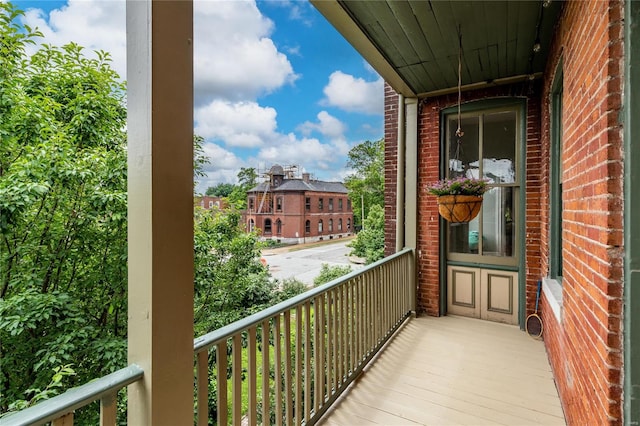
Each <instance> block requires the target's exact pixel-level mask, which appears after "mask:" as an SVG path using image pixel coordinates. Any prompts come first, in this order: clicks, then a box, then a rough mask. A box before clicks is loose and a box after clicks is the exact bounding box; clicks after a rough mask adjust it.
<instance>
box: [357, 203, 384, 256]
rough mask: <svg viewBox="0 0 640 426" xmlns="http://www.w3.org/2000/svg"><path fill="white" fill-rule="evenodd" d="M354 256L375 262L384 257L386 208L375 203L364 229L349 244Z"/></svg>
mask: <svg viewBox="0 0 640 426" xmlns="http://www.w3.org/2000/svg"><path fill="white" fill-rule="evenodd" d="M349 247H351V248H352V249H353V250H352V251H351V254H352V255H354V256H359V257H364V258H365V259H366V260H367V263H373V262H375V261H377V260H380V259H382V258H383V257H384V209H383V208H382V207H380V206H378V205H374V206H373V207H371V210H369V215H368V216H367V218H366V219H365V221H364V229H362V231H360V232H359V233H358V235H357V236H356V238H355V240H353V241H351V243H350V244H349Z"/></svg>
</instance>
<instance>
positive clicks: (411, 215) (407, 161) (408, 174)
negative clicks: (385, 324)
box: [397, 98, 418, 313]
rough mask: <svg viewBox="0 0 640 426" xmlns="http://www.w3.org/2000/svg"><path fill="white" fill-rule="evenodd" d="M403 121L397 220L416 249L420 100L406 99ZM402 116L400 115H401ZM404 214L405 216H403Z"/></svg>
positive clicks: (413, 301) (406, 243) (413, 305)
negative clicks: (401, 207) (400, 205)
mask: <svg viewBox="0 0 640 426" xmlns="http://www.w3.org/2000/svg"><path fill="white" fill-rule="evenodd" d="M401 108H404V117H403V121H401V122H400V123H398V126H404V128H405V130H404V152H398V158H400V156H401V155H403V156H404V212H398V213H397V214H398V218H397V220H403V222H404V246H405V247H406V248H412V249H414V250H415V249H416V247H417V245H418V206H417V204H418V98H405V99H404V104H403V105H402V106H401ZM399 116H400V114H399ZM403 213H404V215H402V214H403ZM415 259H417V256H415V255H414V265H413V266H414V269H413V271H412V274H411V276H412V277H413V279H414V281H413V285H412V286H411V289H412V294H411V311H412V312H414V313H415V312H416V309H417V296H416V292H417V288H416V286H417V276H416V271H417V265H416V264H415Z"/></svg>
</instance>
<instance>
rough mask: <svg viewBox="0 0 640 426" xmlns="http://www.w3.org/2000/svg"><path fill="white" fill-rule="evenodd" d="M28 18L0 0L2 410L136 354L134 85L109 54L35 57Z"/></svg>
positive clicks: (72, 47)
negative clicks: (130, 166)
mask: <svg viewBox="0 0 640 426" xmlns="http://www.w3.org/2000/svg"><path fill="white" fill-rule="evenodd" d="M20 15H21V12H19V11H18V10H16V9H15V8H14V6H12V5H11V4H10V3H0V50H1V54H0V58H1V59H0V61H2V63H1V66H0V76H1V77H2V78H1V79H0V137H1V143H0V246H1V247H2V248H1V249H0V342H1V344H2V346H1V347H0V394H2V399H1V402H0V411H6V410H7V409H8V404H9V403H10V402H11V401H14V400H21V399H25V397H26V399H30V398H31V396H30V395H28V394H27V395H25V394H24V392H25V390H27V389H34V390H37V389H50V390H51V391H52V392H53V391H54V390H55V389H56V388H57V387H54V388H49V385H50V383H51V371H53V370H54V369H56V368H60V367H62V366H67V365H72V368H73V370H74V371H75V372H76V375H75V376H74V377H72V378H70V379H71V380H70V381H71V383H70V384H74V383H82V382H86V381H88V380H89V379H90V378H93V377H96V376H100V375H103V374H106V373H109V372H111V371H113V370H115V369H117V368H119V367H122V366H123V363H124V361H125V359H126V340H125V336H126V329H127V328H126V319H127V303H126V302H127V296H126V278H127V266H126V257H127V252H126V238H127V221H126V218H127V207H126V164H127V163H126V150H125V146H126V137H125V133H124V129H125V124H126V123H125V118H126V111H125V106H124V105H125V103H124V93H125V90H124V85H123V83H122V82H121V81H120V79H119V77H118V75H117V74H116V73H115V72H114V71H113V70H112V68H111V66H110V63H111V59H110V56H109V54H107V53H105V52H96V54H97V57H96V58H95V59H87V58H86V57H85V56H84V54H83V50H82V48H81V47H80V46H78V45H76V44H73V43H71V44H68V45H66V46H63V47H53V46H47V45H44V46H43V47H41V48H40V49H39V50H38V51H37V52H36V53H35V54H34V55H33V56H31V57H28V56H27V55H26V52H25V46H26V45H27V44H29V43H33V42H34V39H35V37H37V36H38V35H39V34H38V33H37V32H34V31H32V30H31V29H29V28H26V32H25V31H24V30H23V29H22V28H21V26H20V25H19V24H18V23H17V19H18V18H19V16H20ZM52 392H48V394H51V393H52Z"/></svg>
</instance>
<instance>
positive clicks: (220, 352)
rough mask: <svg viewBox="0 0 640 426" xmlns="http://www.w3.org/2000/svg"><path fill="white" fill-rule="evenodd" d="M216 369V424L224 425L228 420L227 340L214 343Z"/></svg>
mask: <svg viewBox="0 0 640 426" xmlns="http://www.w3.org/2000/svg"><path fill="white" fill-rule="evenodd" d="M216 371H217V373H218V374H217V386H218V424H219V425H226V424H227V423H228V422H229V421H228V420H227V419H228V414H229V403H228V390H227V341H226V340H224V341H222V342H220V343H218V344H217V345H216Z"/></svg>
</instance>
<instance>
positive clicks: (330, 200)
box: [329, 198, 333, 212]
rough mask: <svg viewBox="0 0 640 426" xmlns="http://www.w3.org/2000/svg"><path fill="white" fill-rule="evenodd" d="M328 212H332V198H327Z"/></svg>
mask: <svg viewBox="0 0 640 426" xmlns="http://www.w3.org/2000/svg"><path fill="white" fill-rule="evenodd" d="M329 211H330V212H331V211H333V198H329Z"/></svg>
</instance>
